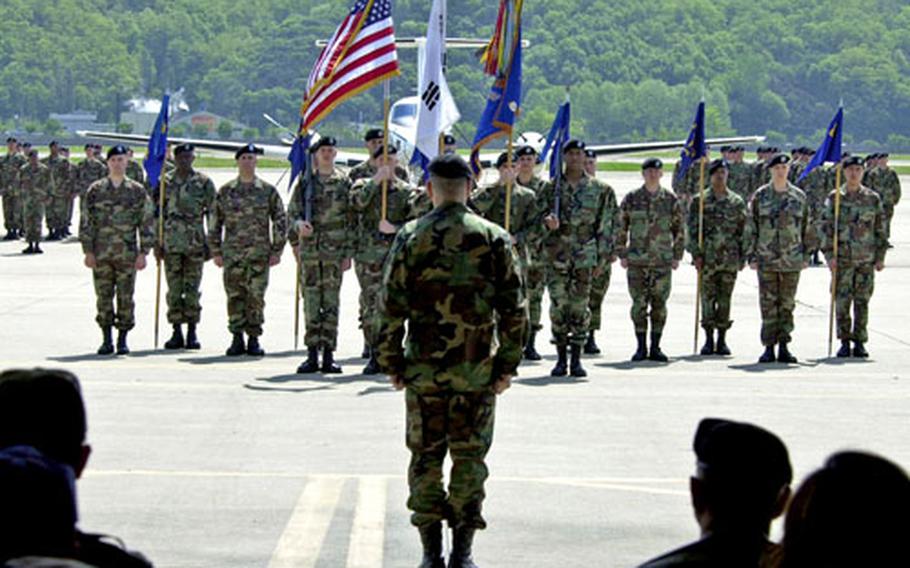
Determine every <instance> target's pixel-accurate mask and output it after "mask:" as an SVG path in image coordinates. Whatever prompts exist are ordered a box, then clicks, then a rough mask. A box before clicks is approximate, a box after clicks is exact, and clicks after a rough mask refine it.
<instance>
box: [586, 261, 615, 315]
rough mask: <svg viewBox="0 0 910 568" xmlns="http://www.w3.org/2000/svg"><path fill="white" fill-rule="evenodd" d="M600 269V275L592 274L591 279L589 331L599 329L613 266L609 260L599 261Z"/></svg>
mask: <svg viewBox="0 0 910 568" xmlns="http://www.w3.org/2000/svg"><path fill="white" fill-rule="evenodd" d="M600 269H601V270H602V272H601V273H600V276H594V277H593V280H592V281H591V295H590V297H589V298H588V309H589V310H591V326H590V331H597V330H599V329H600V319H601V317H600V316H601V310H602V308H603V303H604V296H606V295H607V290H608V289H609V288H610V275H611V274H612V272H613V267H612V265H611V264H610V263H609V262H604V263H601V265H600Z"/></svg>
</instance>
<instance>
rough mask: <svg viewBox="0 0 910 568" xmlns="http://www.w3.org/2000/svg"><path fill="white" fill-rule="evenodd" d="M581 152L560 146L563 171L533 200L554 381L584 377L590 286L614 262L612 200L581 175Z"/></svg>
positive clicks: (581, 147) (573, 145) (572, 143)
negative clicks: (543, 269)
mask: <svg viewBox="0 0 910 568" xmlns="http://www.w3.org/2000/svg"><path fill="white" fill-rule="evenodd" d="M585 149H586V148H585V143H584V142H582V141H581V140H574V139H573V140H569V141H568V142H566V143H565V144H564V145H563V147H562V148H561V151H562V156H563V162H564V163H565V171H564V172H560V174H559V177H558V178H557V179H554V180H550V181H549V182H547V184H546V185H545V186H544V188H543V190H542V191H541V192H540V193H539V194H538V196H537V209H538V211H540V215H541V216H542V217H543V219H542V221H543V227H542V229H543V233H544V237H543V245H542V246H543V250H544V255H545V260H544V262H546V263H547V264H548V266H549V269H550V274H549V282H548V288H549V291H550V325H551V329H552V332H553V339H554V343H556V353H557V360H556V366H555V367H553V369H552V370H551V371H550V374H551V375H552V376H554V377H561V376H565V375H566V374H568V373H571V375H572V376H573V377H583V376H586V375H587V372H586V371H585V370H584V367H582V364H581V350H582V346H583V345H584V343H585V341H586V339H587V337H588V333H589V331H590V329H591V308H590V306H589V299H590V297H591V285H592V283H593V280H594V278H597V277H599V276H601V272H602V268H601V266H603V263H604V262H607V263H610V262H613V261H614V260H615V258H616V253H615V251H614V240H615V232H616V225H617V212H618V208H617V206H616V195H615V194H614V193H613V190H612V188H610V187H609V186H607V185H605V184H603V183H601V182H600V181H598V180H596V179H593V178H591V177H589V176H588V175H587V174H586V173H585V170H584V166H585ZM557 202H558V203H559V207H558V209H557V207H556V204H557ZM570 349H571V362H569V364H568V365H567V359H566V357H567V354H568V352H569V350H570Z"/></svg>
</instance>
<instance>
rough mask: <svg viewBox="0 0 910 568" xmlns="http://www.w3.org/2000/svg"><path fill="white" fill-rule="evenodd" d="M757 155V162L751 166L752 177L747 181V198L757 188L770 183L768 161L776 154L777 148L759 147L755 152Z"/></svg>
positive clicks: (750, 196)
mask: <svg viewBox="0 0 910 568" xmlns="http://www.w3.org/2000/svg"><path fill="white" fill-rule="evenodd" d="M755 152H756V153H757V154H758V160H756V161H755V163H753V164H752V177H751V179H750V181H749V197H748V200H751V199H752V196H753V195H754V194H755V192H756V191H758V188H760V187H763V186H765V185H767V184H768V183H769V182H770V181H771V172H770V170H768V160H770V159H771V158H772V157H774V156H776V155H777V154H778V151H777V148H774V147H770V146H759V148H758V149H757V150H756V151H755Z"/></svg>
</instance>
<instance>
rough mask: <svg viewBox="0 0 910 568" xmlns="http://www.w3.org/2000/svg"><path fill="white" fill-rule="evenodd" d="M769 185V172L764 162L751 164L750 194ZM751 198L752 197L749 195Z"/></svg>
mask: <svg viewBox="0 0 910 568" xmlns="http://www.w3.org/2000/svg"><path fill="white" fill-rule="evenodd" d="M769 183H771V170H769V169H768V167H767V166H766V165H765V162H755V163H754V164H752V180H751V182H750V184H749V187H751V188H752V193H755V192H756V191H758V190H759V188H761V187H762V186H765V185H768V184H769ZM749 197H750V198H751V197H752V195H751V194H750V195H749Z"/></svg>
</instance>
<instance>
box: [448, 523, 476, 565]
mask: <svg viewBox="0 0 910 568" xmlns="http://www.w3.org/2000/svg"><path fill="white" fill-rule="evenodd" d="M473 544H474V528H473V527H461V528H455V529H453V530H452V553H451V554H450V555H449V568H478V566H477V564H475V563H474V558H472V556H471V547H472V546H473Z"/></svg>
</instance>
